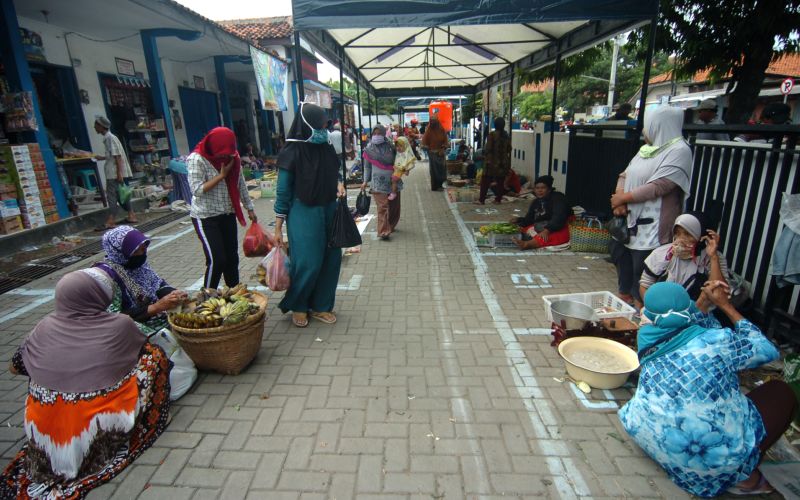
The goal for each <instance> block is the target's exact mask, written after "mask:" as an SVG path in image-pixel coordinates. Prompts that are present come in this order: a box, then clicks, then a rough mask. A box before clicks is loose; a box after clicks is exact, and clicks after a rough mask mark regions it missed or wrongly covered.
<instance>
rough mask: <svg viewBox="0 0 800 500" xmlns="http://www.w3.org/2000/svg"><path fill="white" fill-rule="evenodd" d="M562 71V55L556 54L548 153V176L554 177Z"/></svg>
mask: <svg viewBox="0 0 800 500" xmlns="http://www.w3.org/2000/svg"><path fill="white" fill-rule="evenodd" d="M560 70H561V53H558V54H556V67H555V70H554V71H553V106H552V107H551V111H550V120H551V127H550V149H549V151H548V152H547V175H553V143H554V141H555V137H556V123H558V122H557V121H556V102H557V100H558V73H559V71H560Z"/></svg>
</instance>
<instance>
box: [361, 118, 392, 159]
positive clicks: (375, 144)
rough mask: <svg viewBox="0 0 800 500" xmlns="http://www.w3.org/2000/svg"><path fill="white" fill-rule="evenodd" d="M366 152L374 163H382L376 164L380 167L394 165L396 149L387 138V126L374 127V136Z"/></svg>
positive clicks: (365, 149)
mask: <svg viewBox="0 0 800 500" xmlns="http://www.w3.org/2000/svg"><path fill="white" fill-rule="evenodd" d="M364 154H365V155H366V156H367V160H369V161H370V163H372V164H373V165H375V162H377V163H380V165H376V166H378V167H381V166H382V167H383V168H384V169H388V168H391V167H392V166H393V165H394V159H395V151H394V149H393V148H392V145H391V144H389V142H388V141H387V140H386V127H384V126H383V125H376V126H375V128H373V129H372V136H371V137H370V139H369V144H367V147H366V148H364Z"/></svg>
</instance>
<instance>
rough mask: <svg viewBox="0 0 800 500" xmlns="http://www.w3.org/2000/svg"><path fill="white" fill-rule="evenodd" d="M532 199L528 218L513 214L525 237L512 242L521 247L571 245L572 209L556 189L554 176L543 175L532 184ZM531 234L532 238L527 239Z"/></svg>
mask: <svg viewBox="0 0 800 500" xmlns="http://www.w3.org/2000/svg"><path fill="white" fill-rule="evenodd" d="M533 194H534V195H535V196H536V199H534V200H533V202H532V203H531V206H530V207H529V208H528V213H527V214H526V215H525V217H513V218H512V219H511V222H512V223H514V224H517V225H519V227H520V233H522V235H523V238H522V239H519V238H514V239H513V241H514V243H516V245H517V246H518V247H519V249H520V250H528V249H531V248H542V247H556V246H566V245H567V244H569V225H568V224H567V222H568V219H569V217H570V216H571V215H572V209H571V208H570V207H569V205H568V204H567V199H566V197H565V196H564V195H563V194H562V193H559V192H557V191H555V190H554V189H553V177H551V176H549V175H543V176H541V177H539V178H537V179H536V181H535V182H534V186H533ZM526 236H528V237H529V238H530V239H526V238H525V237H526Z"/></svg>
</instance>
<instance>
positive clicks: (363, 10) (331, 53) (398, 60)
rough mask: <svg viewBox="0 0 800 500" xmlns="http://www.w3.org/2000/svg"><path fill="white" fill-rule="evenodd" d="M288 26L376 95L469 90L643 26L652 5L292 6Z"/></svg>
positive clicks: (600, 1)
mask: <svg viewBox="0 0 800 500" xmlns="http://www.w3.org/2000/svg"><path fill="white" fill-rule="evenodd" d="M292 5H293V10H294V25H295V29H296V30H298V31H301V32H302V34H303V36H304V37H306V38H308V39H310V40H311V41H312V43H313V44H314V45H315V46H316V48H317V49H318V50H319V51H320V52H321V53H322V54H323V55H324V56H325V57H326V58H328V59H330V60H338V61H341V62H342V64H343V66H344V69H345V71H347V72H348V73H351V74H352V75H353V76H354V77H355V78H357V79H358V81H359V83H360V84H361V85H364V86H366V87H367V88H371V89H372V90H373V91H374V92H375V94H376V95H379V96H400V95H405V96H413V95H419V96H424V95H442V93H446V94H449V95H452V94H458V93H472V92H474V91H475V90H482V89H485V88H487V87H489V86H491V85H493V84H497V83H500V82H502V81H504V80H506V79H508V78H510V77H511V76H512V75H513V72H514V70H515V69H526V68H533V67H541V66H545V65H547V64H550V63H552V62H553V61H554V60H555V58H556V57H557V56H558V55H561V56H562V57H563V56H566V55H569V54H572V53H575V52H578V51H580V50H583V49H584V48H586V47H589V46H592V45H594V44H596V43H599V42H601V41H603V40H606V39H608V38H610V37H611V36H613V35H615V34H617V33H620V32H623V31H627V30H630V29H633V28H635V27H637V26H639V25H641V24H643V23H645V22H648V21H650V20H651V19H652V18H653V17H654V16H655V15H656V12H657V5H658V4H657V0H416V1H405V2H400V1H391V2H389V1H376V0H371V1H366V0H293V1H292Z"/></svg>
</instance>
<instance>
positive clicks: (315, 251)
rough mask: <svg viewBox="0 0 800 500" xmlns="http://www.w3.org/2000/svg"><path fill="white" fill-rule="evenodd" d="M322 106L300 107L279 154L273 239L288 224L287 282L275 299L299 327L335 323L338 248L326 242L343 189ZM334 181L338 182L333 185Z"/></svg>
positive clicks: (303, 104)
mask: <svg viewBox="0 0 800 500" xmlns="http://www.w3.org/2000/svg"><path fill="white" fill-rule="evenodd" d="M326 122H327V117H326V115H325V111H324V110H323V109H322V108H320V107H319V106H317V105H315V104H310V103H300V109H299V110H298V112H297V114H296V115H295V117H294V122H292V126H291V128H290V129H289V133H288V134H287V138H286V146H284V148H283V149H282V150H281V152H280V155H278V162H277V164H278V190H277V199H276V200H275V217H276V219H275V239H276V240H277V242H278V243H279V244H280V245H284V242H283V236H282V235H283V232H282V231H283V224H284V221H285V223H286V224H287V233H288V238H289V258H290V261H291V265H290V277H291V285H290V286H289V289H288V290H286V295H284V297H283V300H282V301H281V303H280V304H279V306H278V307H280V309H281V311H283V312H284V313H285V312H288V311H291V312H292V322H293V323H294V324H295V326H297V327H300V328H303V327H305V326H308V317H309V316H311V317H312V318H314V319H317V320H319V321H322V322H323V323H329V324H332V323H335V322H336V315H334V314H333V306H334V302H335V300H336V285H337V283H338V282H339V270H340V268H341V264H342V250H341V249H340V248H331V247H329V246H328V241H329V239H330V232H331V226H332V224H333V214H334V212H335V211H336V198H337V196H339V197H343V196H346V195H347V192H346V191H345V188H344V184H342V182H341V178H340V172H339V165H340V162H339V158H338V157H337V156H336V151H334V149H333V146H332V145H331V144H330V143H329V142H328V131H327V130H326V129H325V124H326ZM337 184H338V188H337Z"/></svg>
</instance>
